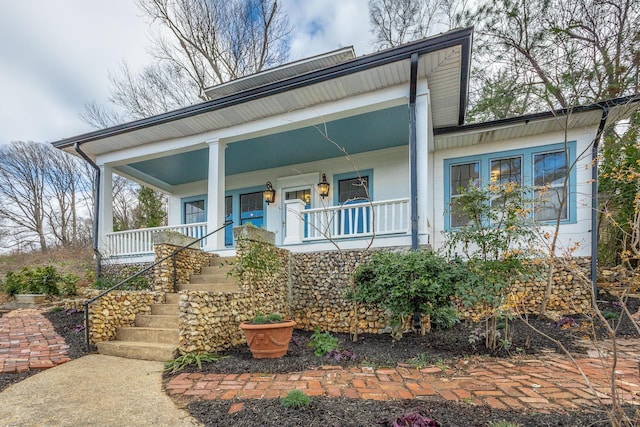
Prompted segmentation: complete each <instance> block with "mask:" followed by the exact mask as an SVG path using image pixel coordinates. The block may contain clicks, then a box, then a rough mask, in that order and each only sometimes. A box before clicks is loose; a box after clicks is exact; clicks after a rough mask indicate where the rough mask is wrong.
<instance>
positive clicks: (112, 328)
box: [87, 290, 164, 343]
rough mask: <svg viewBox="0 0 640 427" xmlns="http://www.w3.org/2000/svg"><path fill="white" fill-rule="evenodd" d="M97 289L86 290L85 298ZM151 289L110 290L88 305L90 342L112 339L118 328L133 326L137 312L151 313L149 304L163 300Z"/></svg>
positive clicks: (95, 293) (159, 294) (95, 292)
mask: <svg viewBox="0 0 640 427" xmlns="http://www.w3.org/2000/svg"><path fill="white" fill-rule="evenodd" d="M100 292H102V291H99V290H90V291H87V298H92V297H94V296H96V295H98V294H99V293H100ZM163 297H164V294H162V293H159V292H153V291H112V292H109V293H108V294H106V295H104V296H103V297H102V298H99V299H98V300H97V301H95V302H94V303H92V304H90V305H89V339H90V341H91V342H92V343H96V342H101V341H109V340H113V339H115V337H116V332H117V331H118V328H120V327H122V326H133V324H134V323H135V320H136V315H137V314H149V313H151V305H152V304H154V303H156V302H162V301H163Z"/></svg>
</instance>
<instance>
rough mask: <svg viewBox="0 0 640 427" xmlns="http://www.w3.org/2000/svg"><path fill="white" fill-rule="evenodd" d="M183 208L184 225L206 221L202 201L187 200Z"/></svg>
mask: <svg viewBox="0 0 640 427" xmlns="http://www.w3.org/2000/svg"><path fill="white" fill-rule="evenodd" d="M183 206H184V211H183V216H184V223H185V224H192V223H194V222H205V221H206V220H207V215H206V210H205V200H204V199H197V200H188V201H185V202H184V204H183Z"/></svg>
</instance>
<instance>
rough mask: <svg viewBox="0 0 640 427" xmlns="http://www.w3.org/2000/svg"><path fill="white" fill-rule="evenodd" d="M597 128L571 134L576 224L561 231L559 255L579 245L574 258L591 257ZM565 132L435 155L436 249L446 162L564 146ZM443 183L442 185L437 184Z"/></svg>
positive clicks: (439, 238)
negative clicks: (593, 143) (594, 158)
mask: <svg viewBox="0 0 640 427" xmlns="http://www.w3.org/2000/svg"><path fill="white" fill-rule="evenodd" d="M595 132H596V129H595V127H591V128H581V129H576V130H572V131H570V132H569V134H568V139H567V140H568V141H576V157H577V160H578V162H577V165H576V166H575V168H576V178H577V179H576V185H575V188H576V193H577V194H576V201H577V209H576V222H575V223H572V224H563V225H561V227H560V236H559V237H560V238H559V247H558V253H559V254H561V253H563V252H564V251H565V250H566V249H568V248H569V247H571V246H573V245H574V244H576V243H578V244H579V248H578V250H577V251H576V252H574V253H573V256H589V255H590V250H591V232H590V230H591V184H590V180H591V149H590V144H591V142H592V141H593V138H594V136H595ZM564 140H565V139H564V134H563V133H562V132H555V133H547V134H542V135H537V136H531V137H525V138H518V139H513V140H510V141H500V142H494V143H489V144H480V145H474V146H470V147H463V148H452V149H447V150H440V151H437V152H435V153H434V165H433V176H434V178H435V179H434V182H435V186H434V208H433V209H434V215H433V217H434V224H433V228H434V230H433V237H434V239H433V243H434V248H441V247H442V244H443V240H444V237H443V232H444V224H445V222H444V218H445V212H446V209H445V194H444V190H445V183H444V177H445V174H444V160H445V159H451V158H457V157H466V156H474V155H480V154H486V153H491V152H500V151H508V150H517V149H526V148H532V147H536V146H543V145H550V144H558V143H562V142H564ZM438 183H441V184H438ZM541 230H542V232H544V231H552V230H553V228H552V227H541Z"/></svg>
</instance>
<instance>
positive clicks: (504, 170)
mask: <svg viewBox="0 0 640 427" xmlns="http://www.w3.org/2000/svg"><path fill="white" fill-rule="evenodd" d="M491 182H495V183H498V184H506V183H507V182H516V183H518V184H522V157H511V158H506V159H494V160H491Z"/></svg>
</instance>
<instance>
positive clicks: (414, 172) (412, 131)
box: [409, 52, 422, 330]
mask: <svg viewBox="0 0 640 427" xmlns="http://www.w3.org/2000/svg"><path fill="white" fill-rule="evenodd" d="M417 86H418V53H417V52H414V53H412V54H411V77H410V80H409V168H410V186H411V190H410V191H411V250H412V251H417V250H418V153H417V152H418V140H417V135H416V92H417ZM413 328H414V329H415V330H420V329H422V314H421V313H420V305H419V304H418V303H417V302H416V303H415V304H414V307H413Z"/></svg>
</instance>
